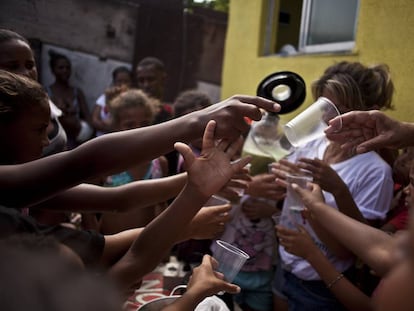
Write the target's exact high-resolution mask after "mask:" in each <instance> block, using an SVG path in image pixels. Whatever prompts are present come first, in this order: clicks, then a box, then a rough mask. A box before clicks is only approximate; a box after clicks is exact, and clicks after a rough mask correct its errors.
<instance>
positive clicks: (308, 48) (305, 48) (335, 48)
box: [298, 0, 360, 53]
mask: <svg viewBox="0 0 414 311" xmlns="http://www.w3.org/2000/svg"><path fill="white" fill-rule="evenodd" d="M312 1H313V0H303V6H302V19H301V22H300V35H299V46H298V50H299V53H325V52H328V53H329V52H339V51H352V50H353V49H354V48H355V41H343V42H335V43H325V44H312V45H307V44H306V41H307V38H308V36H309V22H310V13H311V7H312ZM345 1H346V0H345ZM359 7H360V0H358V7H357V10H356V18H355V24H354V32H356V24H357V20H358V12H359Z"/></svg>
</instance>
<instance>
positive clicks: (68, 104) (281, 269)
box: [0, 29, 414, 311]
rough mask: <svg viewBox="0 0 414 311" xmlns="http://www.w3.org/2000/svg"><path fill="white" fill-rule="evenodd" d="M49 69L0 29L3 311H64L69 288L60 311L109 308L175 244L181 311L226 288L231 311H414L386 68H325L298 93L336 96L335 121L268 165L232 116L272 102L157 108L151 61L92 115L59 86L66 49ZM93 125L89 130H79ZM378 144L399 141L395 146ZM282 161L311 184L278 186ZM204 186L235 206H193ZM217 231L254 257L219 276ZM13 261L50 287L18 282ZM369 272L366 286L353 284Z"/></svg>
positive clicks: (175, 306)
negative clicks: (183, 280)
mask: <svg viewBox="0 0 414 311" xmlns="http://www.w3.org/2000/svg"><path fill="white" fill-rule="evenodd" d="M50 65H51V69H52V71H53V74H54V75H55V78H56V80H55V82H54V83H53V84H52V85H50V86H44V87H43V86H41V85H40V84H39V83H38V82H36V80H37V71H36V63H35V61H34V56H33V52H32V50H31V48H30V45H29V43H28V41H27V40H26V39H25V38H24V37H22V36H21V35H19V34H17V33H15V32H13V31H10V30H6V29H0V146H1V148H0V150H1V151H0V161H1V165H0V171H2V173H1V174H0V228H1V229H0V239H1V241H0V249H1V250H2V264H1V265H0V274H1V276H2V278H3V279H4V280H6V282H3V283H4V284H3V285H2V288H3V291H4V292H6V291H5V289H6V288H7V293H9V294H8V295H6V296H7V298H6V296H5V297H3V298H1V299H2V301H1V304H2V305H3V306H7V309H9V310H22V309H21V307H20V306H21V305H22V304H23V303H22V301H23V302H27V303H30V304H31V305H32V308H33V309H35V310H48V309H50V310H64V309H65V308H64V307H63V306H62V304H65V303H66V302H65V300H64V299H63V298H62V295H63V294H67V295H69V296H70V297H72V300H71V301H70V307H71V309H76V310H87V309H88V310H91V309H97V308H99V309H103V310H108V311H112V310H121V302H122V300H123V299H125V298H126V297H128V295H129V294H130V293H131V291H133V290H134V289H136V288H139V286H140V282H141V280H142V278H143V277H144V276H145V275H146V274H147V273H149V272H151V271H152V270H153V269H154V268H155V267H156V266H157V264H159V263H160V262H161V261H162V260H163V259H164V258H165V257H166V256H168V254H170V253H171V252H176V253H180V252H181V253H180V256H181V257H180V259H182V260H184V261H188V262H189V263H190V262H191V263H192V264H193V263H194V262H196V263H197V264H198V265H199V266H198V267H196V268H194V269H193V271H192V277H191V278H190V279H189V282H188V284H187V291H186V292H185V293H184V294H183V295H182V296H181V298H180V299H177V300H176V301H175V302H174V303H172V304H171V305H169V306H166V307H164V309H163V310H194V309H195V308H196V306H197V305H198V304H199V303H200V302H201V301H202V300H203V299H205V298H206V297H208V296H211V295H214V294H217V293H218V292H220V291H225V292H227V294H229V296H226V295H225V296H222V298H223V299H225V300H226V303H227V307H228V308H229V309H233V308H234V304H233V303H236V304H237V306H238V307H239V308H241V309H242V310H243V311H256V310H257V311H268V310H274V311H278V310H279V311H280V310H293V311H295V310H305V311H306V310H319V309H320V310H391V308H392V309H393V310H394V309H396V310H403V311H404V310H411V309H412V308H413V307H414V301H413V298H412V295H411V291H412V287H413V286H412V284H413V282H412V277H413V276H414V259H413V258H412V253H413V251H412V247H413V246H412V245H413V244H412V240H413V239H414V233H413V229H412V228H411V227H412V225H413V224H410V220H409V209H410V206H411V205H412V204H413V200H414V199H413V198H414V189H413V188H412V187H413V182H412V181H413V178H414V169H413V167H414V166H413V165H412V155H413V153H412V149H411V148H412V146H411V141H410V135H412V134H413V133H414V125H412V124H409V123H401V122H398V121H395V120H392V119H390V118H388V117H386V116H385V115H384V114H383V113H381V112H379V111H378V110H384V109H391V108H392V96H393V91H394V86H393V84H392V79H391V76H390V71H389V69H388V67H387V66H385V65H376V66H365V65H363V64H361V63H358V62H339V63H336V64H334V65H332V66H330V67H328V68H327V69H326V70H325V71H324V72H323V74H322V75H321V77H320V78H319V79H318V80H317V81H315V82H314V83H313V84H312V92H313V96H314V98H315V99H316V98H318V97H320V96H324V97H327V98H329V99H330V100H331V101H332V102H334V103H335V105H336V107H337V108H338V110H339V111H340V112H341V116H340V119H341V120H340V121H338V119H334V120H332V121H331V124H330V127H328V129H327V130H326V133H327V136H326V137H324V138H321V139H318V140H314V141H312V142H310V143H309V144H308V145H306V146H304V147H302V148H298V149H296V150H295V151H294V152H293V153H292V154H290V155H289V156H287V157H286V159H283V160H280V161H279V162H277V163H273V164H272V166H271V171H270V172H262V173H261V174H258V175H256V176H250V175H248V174H247V173H246V169H245V166H246V165H247V164H248V162H249V160H250V159H249V158H248V157H247V158H246V157H245V158H243V157H241V156H240V153H241V152H240V151H241V148H242V145H243V139H244V138H243V137H245V136H244V135H245V134H246V133H247V132H248V130H249V125H248V124H247V123H246V122H245V118H246V117H248V118H250V119H252V120H258V119H260V118H261V116H262V110H268V111H278V109H279V108H280V107H279V105H277V104H276V103H274V102H272V101H269V100H266V99H263V98H259V97H252V96H245V95H240V96H234V97H231V98H229V99H226V100H224V101H223V102H221V103H218V104H212V103H211V102H210V100H209V98H208V96H207V95H205V94H203V93H201V92H199V91H197V90H190V91H186V92H183V93H182V94H180V96H178V98H177V100H176V101H175V102H174V103H173V104H166V103H164V102H163V98H162V96H163V82H164V81H165V79H166V73H165V71H164V66H163V64H162V62H161V61H160V60H158V59H156V58H153V57H148V58H145V59H143V60H142V61H141V62H140V63H139V64H138V65H137V68H135V69H134V70H132V71H131V70H129V69H128V68H126V67H119V68H116V69H115V70H114V72H113V77H112V78H113V82H112V85H110V86H109V87H108V89H107V90H106V91H105V92H104V94H103V95H102V96H100V97H99V99H98V100H97V103H96V106H95V107H94V109H93V111H92V112H89V110H88V108H87V105H86V103H85V101H84V96H83V93H82V91H81V90H80V89H79V88H76V87H74V86H72V85H70V83H69V77H70V72H71V71H70V70H71V64H70V61H69V59H68V58H67V57H66V56H64V55H60V54H56V53H54V52H52V54H51V61H50ZM134 78H135V79H134ZM133 81H136V82H137V85H136V86H134V84H133ZM339 122H341V129H340V131H338V130H336V129H337V128H338V124H339ZM89 127H90V128H91V127H93V128H94V130H95V131H96V136H97V137H96V138H93V139H91V138H90V137H89V136H90V135H89V134H85V133H86V132H85V131H87V128H89ZM83 135H86V136H88V137H86V139H83V138H82V137H81V136H83ZM62 141H63V143H62ZM65 141H67V143H65ZM187 144H188V145H187ZM51 145H52V146H51ZM387 148H388V149H392V150H399V148H405V149H401V151H400V152H399V155H398V157H397V156H396V157H395V158H392V157H390V155H395V154H396V153H393V152H388V151H387ZM47 150H49V151H47ZM50 150H52V151H50ZM397 154H398V153H397ZM389 164H392V168H391V167H390V165H389ZM292 172H294V173H296V174H306V175H307V176H310V177H311V178H312V182H310V183H308V186H307V187H306V188H299V187H298V186H297V185H295V184H293V185H289V184H287V182H286V181H285V178H286V175H287V174H288V173H292ZM237 187H241V188H243V189H245V191H244V194H243V195H242V196H238V194H237V191H236V189H237ZM287 187H292V189H293V190H294V191H296V192H297V195H299V196H300V197H301V199H302V200H303V202H304V205H305V206H306V209H305V211H304V212H302V215H301V217H302V218H301V219H302V221H301V222H300V223H298V222H293V221H292V217H291V216H290V206H289V202H290V201H289V200H290V197H289V196H290V194H289V193H286V188H287ZM213 194H219V195H220V196H223V197H226V198H227V199H229V201H230V202H231V205H232V207H231V211H230V210H229V209H230V207H228V206H225V207H220V208H215V207H203V205H204V203H206V202H207V200H208V199H209V198H210V197H211V196H212V195H213ZM74 215H76V216H77V217H78V218H76V217H75V218H74V217H73V216H74ZM80 215H81V216H80ZM79 216H80V218H81V220H80V221H79ZM275 216H278V217H275ZM279 216H280V218H279ZM74 219H77V221H75V220H74ZM276 219H278V221H277V222H275V220H276ZM88 229H91V230H88ZM216 238H220V239H223V240H226V241H228V242H230V243H231V244H234V245H235V246H237V247H239V248H241V249H242V250H244V251H245V252H247V253H248V254H249V256H250V259H249V260H248V262H247V263H246V264H245V266H244V267H243V268H242V270H241V272H240V273H239V275H238V276H237V277H236V279H235V280H234V284H230V283H228V282H226V281H225V280H224V279H223V275H222V274H220V273H218V272H216V271H215V269H216V267H217V262H216V261H215V259H214V258H213V257H214V251H215V250H214V247H212V248H211V249H210V245H214V244H211V241H212V240H214V239H216ZM200 240H202V242H200ZM205 254H212V255H213V257H212V256H210V255H205ZM203 255H204V256H203ZM194 256H196V257H197V259H196V260H194V258H195V257H194ZM361 266H364V267H367V268H368V269H367V271H369V273H362V272H361V271H362V270H363V269H361ZM45 269H51V271H54V272H53V275H52V276H50V275H48V274H46V273H43V271H44V270H45ZM91 271H92V272H93V273H90V272H91ZM363 271H366V270H363ZM16 272H17V273H18V274H19V273H20V274H19V277H22V276H23V275H21V273H23V274H24V276H23V279H24V280H26V281H28V284H30V285H31V286H33V287H36V288H38V289H39V291H40V290H42V291H47V292H48V293H49V297H47V299H46V297H43V296H42V295H37V296H36V294H34V293H31V294H29V292H30V291H29V290H26V289H25V288H26V287H25V286H28V285H24V284H23V283H22V282H18V281H17V279H16V278H17V274H16ZM373 274H374V275H375V276H376V277H377V279H376V281H377V282H376V283H375V284H374V285H373V288H367V283H366V282H365V281H366V279H367V278H370V275H373ZM69 275H70V277H69ZM97 276H98V279H97ZM59 277H60V279H59ZM57 283H59V286H58V285H57ZM378 283H379V285H378ZM371 285H372V284H371ZM377 285H378V286H377ZM397 288H398V290H397ZM69 289H70V290H69ZM26 291H27V292H26ZM68 291H69V294H68ZM372 291H373V293H372ZM397 291H398V292H397ZM19 292H24V295H23V294H22V296H21V297H20V298H19V297H18V296H17V293H19ZM98 292H99V293H101V295H102V294H104V295H105V299H104V300H103V301H102V300H96V301H97V302H98V301H99V302H100V304H96V305H94V304H93V302H91V299H90V297H92V296H93V295H98ZM75 298H76V299H75ZM103 302H105V303H103ZM65 310H66V309H65Z"/></svg>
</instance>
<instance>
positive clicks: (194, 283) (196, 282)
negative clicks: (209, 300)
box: [187, 255, 240, 298]
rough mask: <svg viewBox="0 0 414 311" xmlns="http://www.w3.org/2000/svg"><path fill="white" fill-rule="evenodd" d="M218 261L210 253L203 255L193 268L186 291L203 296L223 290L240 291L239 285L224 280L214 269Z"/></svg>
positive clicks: (232, 292) (234, 292) (229, 291)
mask: <svg viewBox="0 0 414 311" xmlns="http://www.w3.org/2000/svg"><path fill="white" fill-rule="evenodd" d="M217 267H218V262H217V261H216V260H215V259H214V258H213V257H211V256H210V255H204V257H203V261H202V263H201V265H199V266H198V267H196V268H194V270H193V274H192V275H191V278H190V281H189V282H188V285H187V293H190V292H191V293H193V294H194V295H196V296H200V295H201V296H203V298H205V297H208V296H211V295H214V294H217V293H218V292H221V291H225V292H227V293H230V294H237V293H238V292H240V287H239V286H237V285H235V284H231V283H229V282H227V281H225V280H224V276H223V274H222V273H220V272H217V271H214V270H215V269H216V268H217Z"/></svg>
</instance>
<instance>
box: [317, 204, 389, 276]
mask: <svg viewBox="0 0 414 311" xmlns="http://www.w3.org/2000/svg"><path fill="white" fill-rule="evenodd" d="M312 213H313V214H314V217H315V218H317V219H318V222H319V224H320V225H321V226H323V227H324V228H325V230H326V231H327V232H328V233H329V234H330V235H332V237H333V238H335V239H337V240H338V241H339V242H340V243H341V244H343V245H344V246H346V247H347V248H348V249H349V250H350V251H352V252H353V253H354V254H355V255H356V256H358V257H359V258H361V260H362V261H363V262H365V263H366V264H367V265H369V266H370V267H371V268H372V269H374V270H375V271H376V273H377V274H378V275H384V274H385V273H386V272H388V270H389V268H390V267H391V266H392V264H393V261H392V251H393V249H392V244H393V243H392V237H391V236H389V235H388V234H387V233H385V232H382V231H381V230H378V229H376V228H373V227H371V226H368V225H365V224H363V223H361V222H359V221H357V220H355V219H352V218H350V217H348V216H346V215H344V214H342V213H341V212H339V211H338V210H336V209H334V208H331V207H330V206H327V205H326V204H324V203H318V204H316V205H315V206H313V208H312Z"/></svg>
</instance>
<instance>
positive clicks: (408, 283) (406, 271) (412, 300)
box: [374, 167, 414, 311]
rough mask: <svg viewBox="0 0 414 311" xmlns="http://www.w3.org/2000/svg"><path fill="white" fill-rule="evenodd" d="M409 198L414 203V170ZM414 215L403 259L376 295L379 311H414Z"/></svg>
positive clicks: (376, 306) (398, 262) (404, 247)
mask: <svg viewBox="0 0 414 311" xmlns="http://www.w3.org/2000/svg"><path fill="white" fill-rule="evenodd" d="M409 196H410V199H411V202H410V203H411V206H412V204H413V202H414V169H413V167H412V168H411V171H410V185H409ZM413 217H414V215H411V217H410V225H409V229H408V233H407V239H406V240H405V243H404V245H403V247H402V248H400V249H401V252H402V258H401V260H400V261H396V262H395V263H394V264H395V265H394V267H393V268H392V269H391V271H390V272H389V273H388V274H387V275H386V276H385V277H384V278H383V280H382V282H381V283H380V286H379V288H378V290H377V291H376V292H375V295H374V307H375V308H374V309H375V310H378V311H388V310H399V311H409V310H413V306H414V295H413V293H414V218H413Z"/></svg>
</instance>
